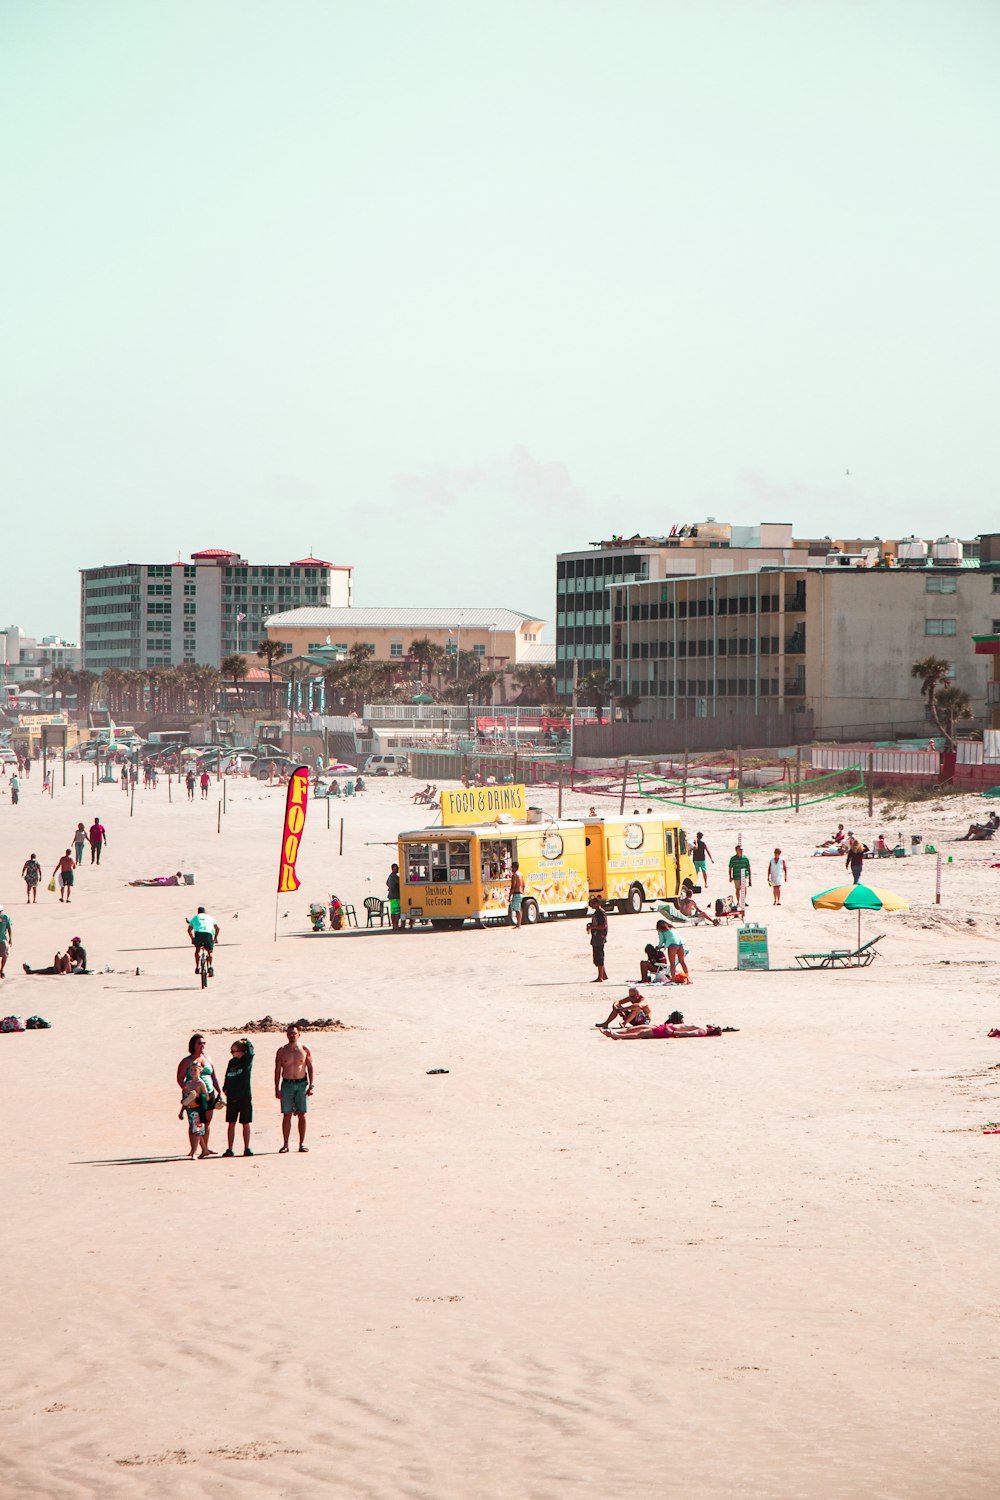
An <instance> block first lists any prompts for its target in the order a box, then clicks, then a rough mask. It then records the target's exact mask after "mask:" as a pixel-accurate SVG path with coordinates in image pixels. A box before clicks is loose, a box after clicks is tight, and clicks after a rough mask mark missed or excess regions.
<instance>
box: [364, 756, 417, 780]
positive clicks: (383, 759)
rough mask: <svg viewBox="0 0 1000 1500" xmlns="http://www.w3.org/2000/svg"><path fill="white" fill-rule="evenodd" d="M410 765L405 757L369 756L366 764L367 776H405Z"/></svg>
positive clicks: (365, 771)
mask: <svg viewBox="0 0 1000 1500" xmlns="http://www.w3.org/2000/svg"><path fill="white" fill-rule="evenodd" d="M408 769H409V763H408V761H407V758H406V756H405V755H392V754H389V755H369V757H368V759H367V760H366V761H365V764H364V775H365V776H405V775H406V774H407V771H408Z"/></svg>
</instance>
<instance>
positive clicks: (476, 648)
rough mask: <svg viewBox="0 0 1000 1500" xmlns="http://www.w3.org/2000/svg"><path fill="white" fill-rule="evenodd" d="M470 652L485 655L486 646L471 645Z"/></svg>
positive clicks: (590, 620)
mask: <svg viewBox="0 0 1000 1500" xmlns="http://www.w3.org/2000/svg"><path fill="white" fill-rule="evenodd" d="M592 623H593V615H591V616H590V618H589V619H588V621H587V624H588V625H590V624H592ZM472 654H473V656H480V657H482V656H485V655H486V647H485V646H473V648H472Z"/></svg>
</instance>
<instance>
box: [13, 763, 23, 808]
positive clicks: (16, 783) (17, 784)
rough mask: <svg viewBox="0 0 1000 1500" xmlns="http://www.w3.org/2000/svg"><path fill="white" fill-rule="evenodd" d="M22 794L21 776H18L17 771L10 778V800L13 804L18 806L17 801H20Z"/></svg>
mask: <svg viewBox="0 0 1000 1500" xmlns="http://www.w3.org/2000/svg"><path fill="white" fill-rule="evenodd" d="M20 795H21V778H20V776H18V774H17V772H16V771H15V772H14V774H13V776H11V778H10V800H11V803H12V804H13V806H14V807H16V806H17V801H18V798H19V797H20Z"/></svg>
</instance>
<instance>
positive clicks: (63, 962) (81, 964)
mask: <svg viewBox="0 0 1000 1500" xmlns="http://www.w3.org/2000/svg"><path fill="white" fill-rule="evenodd" d="M21 968H22V969H23V970H24V972H25V973H26V974H86V973H87V972H88V971H87V950H86V948H85V947H84V946H83V944H82V943H81V941H80V939H79V938H78V937H75V938H73V939H71V941H70V945H69V947H68V948H67V949H66V952H65V953H57V954H56V955H55V957H54V958H53V960H52V962H51V963H50V964H48V965H47V966H46V967H45V968H44V969H31V968H29V967H28V965H27V964H22V965H21Z"/></svg>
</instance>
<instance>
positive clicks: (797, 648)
mask: <svg viewBox="0 0 1000 1500" xmlns="http://www.w3.org/2000/svg"><path fill="white" fill-rule="evenodd" d="M805 649H806V633H805V631H804V630H795V631H793V632H792V634H791V635H790V636H788V637H786V639H785V654H786V656H801V655H802V654H803V652H804V651H805Z"/></svg>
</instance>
